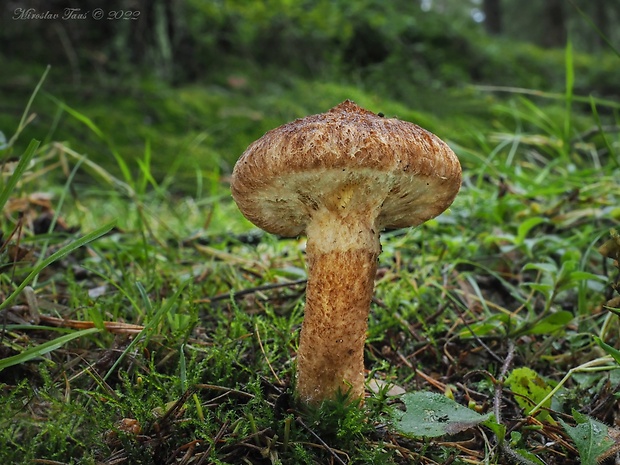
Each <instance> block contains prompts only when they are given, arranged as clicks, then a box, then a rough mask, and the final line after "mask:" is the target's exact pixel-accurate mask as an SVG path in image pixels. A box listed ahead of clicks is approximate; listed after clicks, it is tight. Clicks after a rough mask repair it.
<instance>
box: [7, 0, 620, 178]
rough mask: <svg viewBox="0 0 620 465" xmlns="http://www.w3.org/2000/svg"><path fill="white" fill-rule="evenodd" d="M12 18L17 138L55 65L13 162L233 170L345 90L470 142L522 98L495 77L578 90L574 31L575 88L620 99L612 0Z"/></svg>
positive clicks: (63, 12)
mask: <svg viewBox="0 0 620 465" xmlns="http://www.w3.org/2000/svg"><path fill="white" fill-rule="evenodd" d="M67 8H69V9H70V10H67ZM98 8H99V9H100V11H99V12H100V13H101V14H102V15H103V17H102V18H101V19H99V20H97V19H94V15H95V12H96V11H98V10H97V9H98ZM0 11H1V17H2V20H1V23H0V25H1V28H0V41H1V42H0V43H1V44H2V46H1V47H0V63H1V64H0V131H2V133H3V134H4V135H5V137H6V138H8V137H10V136H11V135H12V134H13V133H14V131H15V129H16V124H17V122H18V121H19V118H20V116H21V114H22V112H23V110H24V107H25V105H26V103H27V100H28V98H29V96H30V94H31V93H32V91H33V89H34V87H35V86H36V83H37V81H38V80H39V79H40V78H41V76H42V74H43V72H44V70H45V67H46V65H48V64H49V65H51V71H50V73H49V75H48V77H47V78H46V82H45V83H44V86H43V91H44V93H42V94H40V95H39V96H38V97H37V99H36V101H35V104H34V107H33V111H34V112H35V113H36V114H37V117H36V118H35V119H34V120H33V121H32V122H31V123H30V124H29V126H28V127H27V128H26V130H25V131H24V133H23V134H22V136H21V137H20V140H19V143H18V144H16V145H15V147H14V148H13V149H12V150H9V151H6V152H7V153H5V157H10V156H14V155H16V154H18V153H21V151H22V149H23V148H24V147H25V145H26V144H27V143H28V142H29V140H30V139H31V138H37V139H41V140H44V141H46V140H64V141H67V140H70V141H71V146H72V147H73V148H74V149H75V150H77V151H79V152H80V153H85V154H87V155H88V156H89V157H90V158H91V159H93V160H95V161H96V162H97V163H103V164H104V165H105V164H106V163H107V160H109V161H110V163H109V165H113V164H114V158H113V156H112V155H111V154H110V150H111V147H113V150H116V151H117V153H118V154H120V156H122V157H123V158H124V159H126V160H132V159H134V158H140V157H141V156H142V154H143V153H144V150H145V145H146V144H147V143H148V144H150V149H151V151H152V164H153V170H154V173H155V174H156V175H157V176H160V177H165V176H174V177H176V178H177V179H178V178H181V179H183V178H184V177H189V178H194V177H195V175H196V172H197V171H208V172H213V171H217V172H220V173H227V172H229V171H230V169H231V166H232V164H233V163H234V161H235V160H236V159H237V157H238V156H239V155H240V154H241V153H242V152H243V150H244V149H245V147H246V146H247V145H248V144H249V143H250V142H251V141H252V140H254V139H256V138H257V137H259V136H260V135H262V134H263V133H264V132H265V131H266V130H268V129H270V128H273V127H275V126H278V125H279V124H282V123H284V122H286V121H289V120H291V119H294V118H296V117H300V116H304V115H306V114H309V113H317V112H322V111H325V110H327V109H328V108H330V107H332V106H334V105H336V104H337V103H339V102H340V101H342V100H344V99H346V98H350V99H353V100H355V101H357V103H359V104H360V105H362V106H365V107H368V108H369V109H371V110H373V111H375V112H379V111H382V112H384V113H385V114H388V115H392V116H398V117H399V118H402V119H407V120H410V121H414V122H417V123H418V124H420V125H422V126H425V127H427V128H428V129H430V130H431V131H433V132H436V133H437V134H438V135H440V136H441V137H443V138H446V139H448V140H449V141H451V142H454V143H457V144H459V145H463V146H468V145H470V144H472V143H474V142H475V140H476V138H477V137H478V136H477V133H478V130H479V129H480V128H488V127H489V124H491V125H492V124H494V121H495V120H496V119H497V118H499V119H501V118H502V117H503V116H502V115H501V114H499V113H498V112H496V111H494V103H496V102H497V99H498V98H499V99H505V97H506V95H513V94H506V93H504V92H498V89H496V88H495V87H496V86H501V87H510V88H519V89H536V91H537V92H550V93H554V92H559V93H561V92H562V91H563V88H564V83H565V67H564V56H565V54H564V47H565V46H566V44H567V40H568V39H569V38H570V40H571V42H572V44H573V48H574V50H575V52H576V53H575V55H574V66H575V76H576V82H575V88H574V92H575V94H576V95H584V96H595V97H604V98H615V97H617V96H618V93H619V92H620V90H619V87H618V76H619V73H618V58H617V56H615V55H614V53H613V52H612V50H613V48H611V47H610V46H609V44H608V43H607V42H606V41H609V42H611V44H612V45H613V44H616V45H615V47H616V50H618V48H620V47H619V46H618V43H619V42H620V30H619V29H618V28H617V27H615V26H614V25H615V24H618V20H619V19H620V3H618V2H609V1H605V0H570V1H565V0H531V1H528V2H522V1H518V0H442V1H439V0H419V1H414V0H358V1H355V2H351V1H348V0H329V1H328V0H305V1H304V0H301V1H300V0H295V1H293V0H269V1H249V0H153V1H145V0H117V1H111V2H105V3H104V2H98V1H94V0H87V1H82V2H73V3H72V2H67V1H41V0H30V1H29V0H21V1H7V2H3V3H2V5H1V6H0ZM46 14H47V15H48V16H47V17H46ZM54 14H55V15H57V16H58V18H57V19H49V15H54ZM69 14H71V15H74V16H73V17H71V18H68V17H67V15H69ZM80 15H82V16H81V17H80ZM593 24H596V26H593ZM489 86H492V87H489ZM55 99H58V100H60V101H62V102H65V104H66V105H67V106H68V107H70V108H71V109H73V110H75V111H77V112H79V113H80V114H82V115H85V116H86V117H87V118H89V120H90V122H92V123H93V124H94V125H95V126H96V127H97V128H98V129H99V130H100V131H101V133H102V134H105V138H102V137H100V136H98V135H97V134H96V133H95V132H93V131H91V130H85V127H84V121H80V120H79V119H76V118H75V117H71V115H70V113H71V112H70V111H69V112H68V111H67V109H66V108H64V109H63V107H62V106H59V104H58V101H57V100H55ZM584 109H586V111H589V108H588V105H587V103H586V104H584ZM50 128H51V129H50ZM104 139H105V140H104ZM110 168H111V166H110ZM175 185H177V186H181V185H183V186H185V185H184V184H183V183H175Z"/></svg>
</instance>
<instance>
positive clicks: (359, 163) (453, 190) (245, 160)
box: [231, 100, 461, 405]
mask: <svg viewBox="0 0 620 465" xmlns="http://www.w3.org/2000/svg"><path fill="white" fill-rule="evenodd" d="M460 185H461V166H460V164H459V161H458V159H457V157H456V155H455V154H454V152H452V150H451V149H450V148H449V147H448V145H447V144H446V143H444V142H443V141H441V140H440V139H439V138H438V137H436V136H435V135H433V134H431V133H430V132H428V131H426V130H424V129H422V128H420V127H419V126H416V125H415V124H412V123H409V122H406V121H401V120H398V119H393V118H384V117H383V115H376V114H374V113H372V112H370V111H368V110H365V109H363V108H361V107H359V106H358V105H356V104H355V103H353V102H351V101H349V100H346V101H345V102H343V103H341V104H340V105H338V106H336V107H334V108H332V109H331V110H329V111H328V112H326V113H322V114H318V115H312V116H307V117H305V118H301V119H298V120H296V121H293V122H291V123H288V124H285V125H283V126H280V127H278V128H276V129H273V130H271V131H269V132H267V133H266V134H265V135H264V136H263V137H261V138H260V139H258V140H257V141H255V142H253V143H252V144H251V145H250V146H249V147H248V148H247V149H246V151H245V152H244V153H243V155H241V157H240V158H239V160H238V161H237V163H236V164H235V167H234V169H233V173H232V178H231V191H232V196H233V198H234V200H235V202H236V203H237V205H238V207H239V209H240V210H241V212H242V213H243V215H244V216H245V217H246V218H247V219H248V220H250V221H251V222H252V223H254V224H255V225H256V226H258V227H260V228H262V229H263V230H265V231H267V232H270V233H272V234H277V235H280V236H284V237H296V236H299V235H301V234H304V233H305V234H306V236H307V243H306V258H307V267H308V282H307V287H306V304H305V308H304V321H303V324H302V329H301V335H300V341H299V350H298V353H297V379H296V387H295V390H296V396H297V397H298V399H299V400H301V401H302V402H303V403H306V404H314V405H317V404H320V403H321V402H322V401H323V400H327V399H335V398H336V397H337V395H338V393H339V392H340V393H342V394H348V395H349V399H351V400H357V401H361V400H362V398H363V396H364V380H365V375H364V343H365V339H366V330H367V328H368V315H369V311H370V303H371V299H372V295H373V287H374V280H375V275H376V271H377V261H378V256H379V253H380V252H381V245H380V242H379V233H380V232H381V231H382V230H383V229H386V228H389V229H395V228H404V227H409V226H416V225H419V224H421V223H424V222H425V221H426V220H428V219H430V218H434V217H436V216H437V215H439V214H441V213H442V212H443V211H444V210H445V209H446V208H448V206H449V205H450V204H451V203H452V201H453V200H454V198H455V196H456V194H457V192H458V190H459V188H460Z"/></svg>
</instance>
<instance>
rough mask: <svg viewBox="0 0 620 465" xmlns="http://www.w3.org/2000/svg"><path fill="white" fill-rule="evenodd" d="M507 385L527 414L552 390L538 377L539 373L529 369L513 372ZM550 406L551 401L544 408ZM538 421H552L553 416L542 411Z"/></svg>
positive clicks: (506, 382)
mask: <svg viewBox="0 0 620 465" xmlns="http://www.w3.org/2000/svg"><path fill="white" fill-rule="evenodd" d="M505 384H506V386H507V387H508V388H509V389H510V390H511V391H512V392H513V393H514V394H515V400H516V401H517V403H518V404H519V406H520V407H521V408H522V409H524V410H525V411H526V412H527V411H529V410H530V409H531V408H532V407H534V406H535V405H537V404H538V403H539V402H541V401H542V400H543V399H544V398H545V397H546V396H547V394H549V392H551V389H552V388H551V386H549V385H548V384H547V382H546V381H545V380H544V379H542V378H541V377H540V376H538V373H536V372H535V371H534V370H532V369H531V368H527V367H521V368H515V369H514V370H512V372H511V373H510V376H508V378H506V381H505ZM550 406H551V399H549V400H548V401H547V402H545V404H544V405H543V407H550ZM538 419H539V420H541V421H545V420H550V419H551V416H550V415H549V412H547V411H544V410H542V411H540V413H539V414H538Z"/></svg>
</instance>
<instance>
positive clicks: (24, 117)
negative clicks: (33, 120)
mask: <svg viewBox="0 0 620 465" xmlns="http://www.w3.org/2000/svg"><path fill="white" fill-rule="evenodd" d="M50 69H51V66H50V65H47V67H46V68H45V71H43V76H41V79H39V82H38V83H37V85H36V87H35V88H34V91H33V92H32V95H31V96H30V99H28V103H27V104H26V108H25V109H24V113H23V114H22V119H21V120H20V121H19V126H17V130H16V131H15V134H13V137H11V139H9V143H8V146H9V147H11V146H12V145H13V144H14V143H15V141H16V140H17V138H18V137H19V135H20V134H21V132H22V131H23V130H24V128H25V127H26V124H28V123H27V120H28V113H30V107H32V102H34V98H35V97H36V96H37V94H38V93H39V90H40V89H41V86H42V85H43V82H44V81H45V78H46V77H47V74H48V73H49V71H50Z"/></svg>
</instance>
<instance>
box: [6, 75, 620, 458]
mask: <svg viewBox="0 0 620 465" xmlns="http://www.w3.org/2000/svg"><path fill="white" fill-rule="evenodd" d="M566 72H567V75H568V76H570V73H571V70H570V68H568V67H567V71H566ZM50 79H51V81H50ZM567 83H568V85H567V89H566V91H565V93H564V94H561V95H557V94H553V95H551V94H546V93H544V92H538V91H531V92H527V93H526V92H522V91H518V90H515V89H513V90H512V92H508V93H501V94H499V93H492V92H490V91H489V90H488V89H481V88H476V87H473V86H464V87H463V88H461V89H451V90H447V89H446V90H444V91H442V92H439V93H438V95H437V96H436V97H435V98H436V100H437V101H438V102H441V105H437V107H438V108H440V109H441V110H438V111H437V112H436V113H433V112H429V111H419V110H417V109H415V108H410V107H408V106H407V105H404V104H401V103H398V102H395V101H393V100H389V99H386V98H383V97H381V96H379V95H377V94H374V93H373V92H372V91H371V90H369V89H363V88H359V87H356V86H353V85H350V84H343V83H337V82H318V81H312V80H305V79H303V78H300V77H296V78H294V79H293V78H290V77H284V78H283V79H282V81H281V82H275V83H274V82H272V83H271V85H270V86H268V87H267V88H262V87H260V82H254V81H252V77H251V76H250V77H247V76H242V75H239V74H230V75H228V76H227V77H226V79H222V80H221V82H220V83H219V84H217V85H215V84H212V85H209V86H198V85H187V86H181V87H176V88H172V87H166V86H163V85H153V84H152V83H150V82H145V83H142V86H141V87H140V86H135V87H131V86H130V87H127V95H129V96H130V98H129V99H127V98H124V97H120V96H119V94H120V93H117V92H114V91H112V90H110V91H109V92H107V91H106V92H103V93H102V94H100V95H98V96H94V95H93V94H91V93H89V92H88V91H84V94H83V95H82V96H81V98H82V100H83V101H84V102H85V103H83V104H76V103H75V101H80V99H79V98H77V99H75V101H72V100H71V99H70V98H63V97H59V96H54V95H53V94H54V93H53V92H51V93H47V91H46V88H47V87H48V86H51V87H53V86H54V80H53V78H50V77H48V78H47V80H46V81H45V82H43V85H42V88H41V89H40V90H38V91H37V90H35V87H36V80H35V82H33V83H32V85H31V86H30V87H31V91H32V92H33V96H34V100H33V104H32V105H30V104H28V105H26V103H25V102H24V103H23V109H22V111H21V113H23V118H22V119H21V122H20V121H19V117H17V118H15V117H10V118H7V117H6V116H5V117H4V118H5V119H3V121H5V122H6V121H13V124H12V125H11V127H13V128H15V127H17V128H18V129H17V130H15V131H13V132H11V133H9V132H5V134H6V137H5V138H4V140H0V143H1V144H2V147H1V150H2V151H3V152H2V153H4V157H3V163H2V165H1V171H0V211H1V212H2V219H1V224H2V230H1V231H0V233H1V234H2V235H1V236H0V269H1V274H0V302H1V303H0V311H1V314H0V315H1V317H2V333H1V335H0V338H1V344H0V387H1V389H2V396H0V406H1V411H2V413H0V458H1V459H2V462H3V463H41V464H65V463H81V464H109V465H112V464H120V463H132V464H133V463H142V464H172V463H175V464H176V463H179V464H211V463H213V464H216V463H217V464H224V463H231V464H237V463H246V464H278V463H289V464H292V463H294V464H314V463H330V464H345V463H346V464H353V463H358V464H369V463H372V464H401V463H403V464H404V463H419V464H475V463H485V464H487V463H509V462H511V463H521V464H573V463H574V464H577V463H583V464H587V465H594V464H595V463H599V462H601V461H603V460H605V459H607V458H610V459H612V458H613V457H614V455H615V453H616V451H617V450H618V449H620V439H619V438H620V429H618V427H617V425H619V424H620V417H619V413H620V412H619V410H618V403H617V397H618V392H619V391H618V389H619V387H620V370H618V368H619V367H620V352H619V351H618V348H619V347H620V320H619V318H618V312H619V308H620V301H619V298H618V296H617V293H616V292H615V288H616V286H617V284H618V283H617V280H618V270H617V266H618V261H617V260H618V258H619V257H620V239H619V238H618V236H617V235H615V233H614V232H613V230H614V228H616V227H617V225H618V222H619V221H620V202H619V199H620V184H619V183H618V179H620V155H619V151H620V132H619V131H618V125H619V124H620V121H619V120H618V110H619V109H620V103H619V102H617V101H615V100H613V99H602V98H601V99H592V98H590V97H589V96H587V95H573V91H572V87H571V84H570V83H571V79H567ZM259 87H260V91H259V90H258V88H259ZM423 94H424V92H423V91H420V96H421V97H420V98H421V99H424V98H426V99H427V106H428V107H432V106H433V105H431V104H429V103H428V100H429V99H430V98H431V97H429V96H428V95H427V96H424V95H423ZM439 94H441V95H439ZM317 96H318V97H317ZM347 98H350V99H352V100H355V101H356V102H357V103H358V104H360V105H361V106H363V107H365V108H368V109H370V110H372V111H373V112H375V113H378V112H382V113H384V114H385V115H386V116H390V117H392V116H396V117H398V118H400V119H404V120H408V121H413V122H415V123H417V124H420V125H421V126H424V127H426V128H427V129H429V130H431V131H432V132H435V133H437V134H438V135H439V136H440V137H441V138H443V139H444V140H445V141H446V142H448V143H449V144H450V145H451V146H452V148H453V149H454V151H455V152H456V154H457V155H458V157H459V159H460V161H461V164H462V166H463V184H462V188H461V191H460V193H459V195H458V196H457V198H456V200H455V202H454V203H453V205H452V206H451V208H450V209H449V210H448V211H447V212H446V213H444V214H442V215H441V216H440V217H438V218H436V219H434V220H431V221H429V222H427V223H425V224H424V225H422V226H419V227H417V228H411V229H405V230H398V231H390V232H385V233H384V234H382V238H381V241H382V248H383V251H382V253H381V255H380V258H379V271H378V273H377V277H376V281H375V293H374V298H373V304H372V308H371V316H370V325H369V330H368V335H367V340H366V346H365V363H366V369H367V374H366V377H367V390H366V399H365V403H364V405H363V407H359V406H356V405H352V404H350V403H346V402H344V401H342V400H338V401H334V402H331V403H326V404H324V405H323V406H321V407H320V408H316V409H308V408H304V407H302V406H300V405H299V404H298V403H297V402H296V401H295V398H294V396H293V384H294V374H295V355H296V349H297V344H298V336H299V329H300V327H301V323H302V319H303V303H304V290H305V282H306V281H305V280H306V268H305V256H304V246H305V242H304V238H303V237H300V238H295V239H282V238H278V237H275V236H272V235H269V234H265V233H261V232H260V231H257V230H256V229H255V227H254V226H253V225H251V224H250V223H249V222H248V221H247V220H245V219H244V218H243V217H242V215H241V214H240V213H239V211H238V209H237V207H236V205H235V204H234V202H233V201H232V198H231V196H230V187H229V174H230V170H231V168H232V164H233V163H234V161H235V159H236V157H237V156H239V155H240V154H241V153H242V151H243V150H244V148H245V147H246V146H247V145H248V144H249V143H250V142H251V141H252V140H254V139H255V138H257V137H260V135H262V133H264V132H265V131H266V130H268V129H271V128H273V127H276V126H278V125H280V124H283V123H285V122H287V121H289V120H292V119H294V118H297V117H302V116H305V115H307V114H311V113H318V112H322V111H326V110H328V109H329V108H330V107H332V106H334V105H336V104H338V103H339V102H341V101H343V100H345V99H347ZM13 104H15V105H17V104H18V103H17V101H14V102H13ZM448 109H451V111H448ZM35 113H36V116H35ZM5 128H6V126H5ZM34 139H37V140H38V141H39V142H36V141H34ZM601 246H603V247H602V248H601ZM425 392H431V393H437V394H440V395H441V396H442V398H447V399H449V401H450V402H451V403H450V404H449V407H450V408H449V409H448V411H447V412H443V411H441V412H442V414H441V415H439V419H440V421H439V422H437V421H434V420H433V419H432V418H429V416H428V415H427V416H426V417H424V414H423V413H422V414H420V412H417V411H416V409H414V408H413V407H412V406H411V402H414V401H413V400H411V399H415V402H429V404H428V406H427V408H426V409H423V410H425V411H426V412H427V413H428V412H429V411H431V412H434V413H437V412H439V411H440V404H441V402H439V403H438V401H437V398H436V397H429V398H427V400H424V401H423V400H420V399H421V398H420V397H416V395H418V394H419V393H425ZM408 400H409V401H408ZM456 404H459V405H461V406H462V407H464V409H465V410H468V411H469V412H472V415H474V417H468V418H469V420H466V421H465V423H464V420H462V417H460V416H459V415H460V414H462V413H463V412H462V411H461V410H460V409H457V408H456V406H455V405H456ZM405 406H407V407H408V408H407V410H406V413H405V414H403V411H404V410H405ZM476 415H477V416H476ZM437 416H438V415H435V417H437ZM471 418H473V420H472V419H471ZM436 419H437V418H435V420H436ZM421 422H428V423H431V424H432V423H439V426H438V428H439V433H437V434H426V435H425V434H422V433H419V431H418V430H416V429H415V427H416V425H419V424H420V423H421ZM467 422H469V423H467ZM441 424H443V426H442V425H441ZM441 428H443V429H441ZM450 433H453V434H450Z"/></svg>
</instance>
